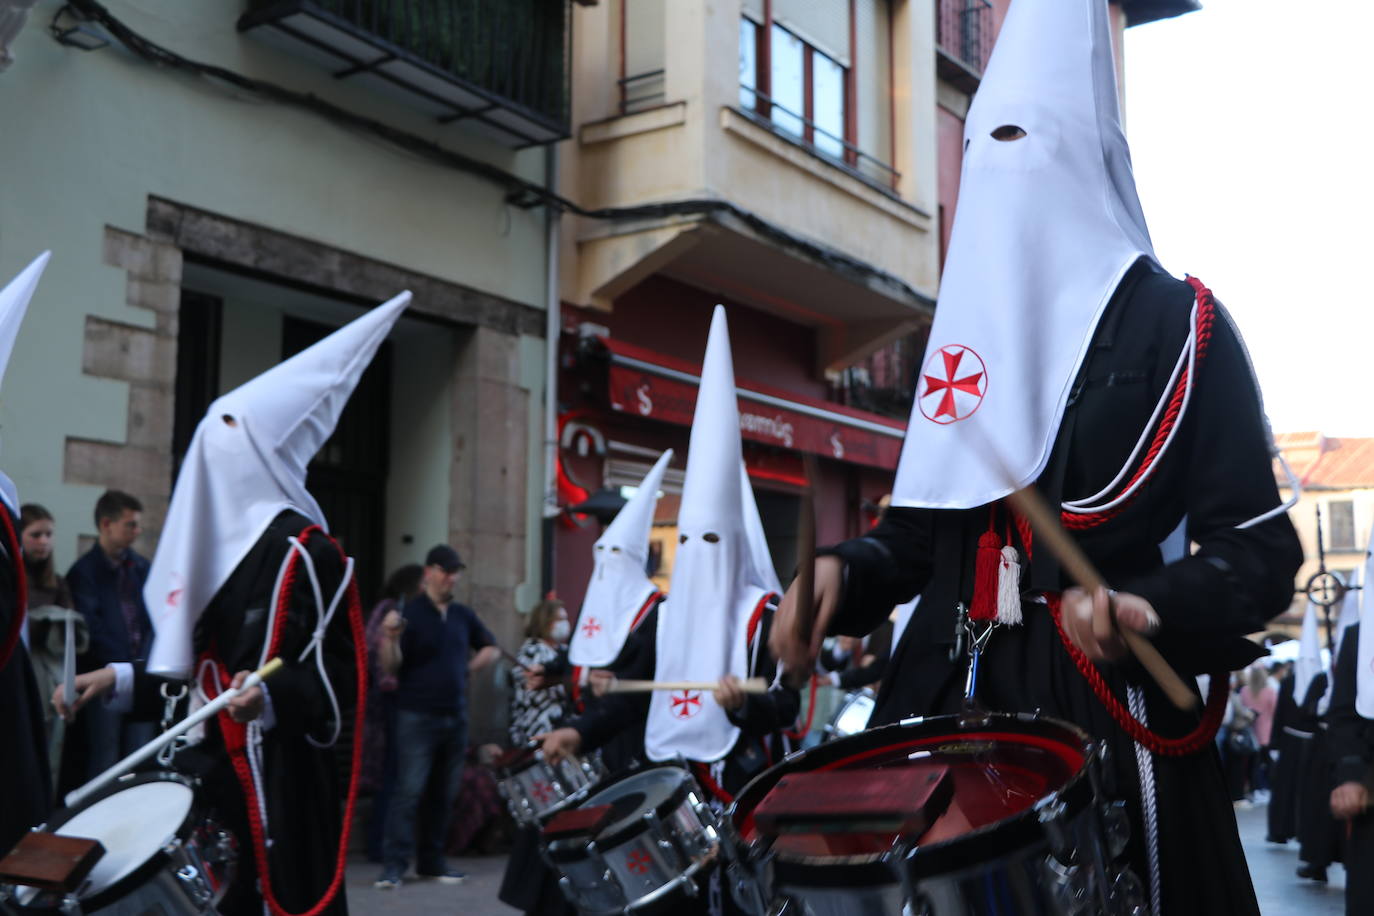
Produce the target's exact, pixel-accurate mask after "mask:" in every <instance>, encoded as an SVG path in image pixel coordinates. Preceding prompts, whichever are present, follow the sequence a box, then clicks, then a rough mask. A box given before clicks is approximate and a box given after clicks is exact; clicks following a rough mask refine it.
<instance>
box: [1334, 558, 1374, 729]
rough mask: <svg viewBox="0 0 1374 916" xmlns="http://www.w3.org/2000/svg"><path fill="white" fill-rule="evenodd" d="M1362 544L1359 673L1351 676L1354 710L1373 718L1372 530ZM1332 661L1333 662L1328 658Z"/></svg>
mask: <svg viewBox="0 0 1374 916" xmlns="http://www.w3.org/2000/svg"><path fill="white" fill-rule="evenodd" d="M1369 538H1370V539H1369V540H1368V541H1367V542H1366V544H1365V555H1364V569H1363V571H1362V573H1361V575H1360V583H1361V585H1363V586H1364V587H1363V588H1361V589H1360V592H1359V595H1360V644H1359V646H1357V647H1356V657H1357V659H1358V661H1359V674H1358V676H1357V677H1356V679H1355V711H1356V712H1357V713H1359V714H1360V715H1361V716H1362V717H1364V718H1366V719H1374V595H1371V594H1370V589H1371V587H1374V532H1371V533H1370V536H1369ZM1332 664H1333V665H1334V664H1335V661H1334V660H1333V661H1332Z"/></svg>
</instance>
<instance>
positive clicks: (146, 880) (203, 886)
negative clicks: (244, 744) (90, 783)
mask: <svg viewBox="0 0 1374 916" xmlns="http://www.w3.org/2000/svg"><path fill="white" fill-rule="evenodd" d="M151 782H176V783H179V784H182V785H185V786H186V787H187V788H188V789H190V790H191V791H192V792H193V793H194V792H195V791H196V789H197V788H198V783H197V782H196V781H195V780H194V779H191V778H190V777H187V776H183V775H181V774H178V773H172V772H168V771H148V772H142V773H134V774H130V775H128V776H124V777H122V778H121V779H119V780H116V781H115V782H114V783H113V784H111V785H110V786H108V787H107V788H105V789H102V790H101V791H100V792H98V793H96V794H95V795H93V796H92V797H91V798H89V799H87V800H86V801H85V802H83V803H82V804H81V805H80V806H78V807H75V808H64V809H62V810H61V811H58V812H57V813H56V814H54V815H53V817H52V818H51V819H50V820H49V822H48V823H47V824H45V825H44V826H43V827H42V828H40V829H43V830H47V831H49V832H52V833H60V832H61V828H62V827H63V825H65V824H66V823H67V822H68V821H70V820H72V819H73V818H75V817H76V816H77V815H78V814H80V813H82V812H86V811H89V810H90V809H92V808H94V807H96V806H97V805H100V804H102V803H104V802H107V801H108V800H109V799H111V798H114V797H116V796H118V795H119V793H121V792H124V791H126V790H128V789H131V788H133V787H135V786H141V785H146V784H148V783H151ZM109 852H110V851H109V850H107V855H108V854H109ZM237 857H238V844H237V841H236V840H235V839H234V837H233V835H232V834H230V833H229V832H228V831H227V830H225V829H224V828H222V827H221V826H220V825H219V824H217V823H216V822H215V821H213V820H212V819H210V818H209V817H207V816H206V815H205V814H204V813H203V812H202V810H201V808H200V806H199V805H198V804H196V803H195V802H194V801H193V803H192V804H191V807H190V810H189V811H188V812H187V813H186V815H185V817H184V818H183V819H182V822H181V824H180V825H178V826H177V828H176V830H175V831H174V832H173V834H172V836H171V838H170V839H169V840H168V841H167V842H166V843H164V844H163V845H162V847H161V848H160V849H158V851H157V852H156V853H154V854H153V855H152V856H150V857H149V858H148V859H147V860H145V861H144V862H143V863H142V864H140V865H139V866H137V867H136V868H134V869H133V870H132V871H130V872H129V873H128V874H126V875H124V876H123V877H122V878H120V879H119V880H117V881H115V882H114V883H112V884H110V885H109V886H108V887H105V888H103V889H102V890H100V891H99V892H98V893H94V894H87V895H83V894H82V893H81V889H78V890H77V893H76V896H77V898H78V899H79V901H80V906H81V911H82V912H85V913H90V914H97V913H99V914H102V916H142V914H145V913H162V914H166V916H182V914H186V916H191V914H207V913H214V912H215V907H216V905H217V904H218V903H219V902H220V900H221V899H222V898H223V897H224V894H225V892H226V891H227V889H228V888H229V886H230V884H232V882H233V878H234V875H235V873H236V871H237V867H236V862H237ZM216 868H219V869H221V870H220V871H219V872H216V871H215V869H216ZM212 876H215V877H216V878H217V880H215V881H213V882H212V880H211V877H212ZM20 899H23V894H22V892H21V894H20ZM15 905H16V906H17V908H18V909H19V910H20V911H21V912H56V911H57V910H58V909H59V907H60V905H61V901H60V900H56V899H54V898H53V897H52V895H39V896H37V897H30V899H29V901H28V902H25V903H23V904H19V903H16V904H15Z"/></svg>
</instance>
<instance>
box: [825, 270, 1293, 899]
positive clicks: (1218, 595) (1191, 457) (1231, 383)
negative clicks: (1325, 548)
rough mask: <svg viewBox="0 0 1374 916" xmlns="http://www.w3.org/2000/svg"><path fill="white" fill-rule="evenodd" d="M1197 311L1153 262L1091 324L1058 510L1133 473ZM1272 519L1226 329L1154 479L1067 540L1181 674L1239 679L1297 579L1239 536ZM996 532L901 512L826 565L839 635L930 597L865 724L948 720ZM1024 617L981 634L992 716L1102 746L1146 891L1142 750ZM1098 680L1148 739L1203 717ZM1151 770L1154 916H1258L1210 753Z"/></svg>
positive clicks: (1112, 676)
mask: <svg viewBox="0 0 1374 916" xmlns="http://www.w3.org/2000/svg"><path fill="white" fill-rule="evenodd" d="M1193 301H1194V293H1193V290H1192V288H1191V287H1189V286H1188V285H1187V284H1184V283H1181V282H1179V281H1177V280H1174V279H1173V278H1171V277H1168V276H1167V275H1164V274H1160V273H1158V272H1156V271H1154V270H1152V269H1151V268H1150V267H1149V266H1148V265H1147V264H1146V263H1145V262H1142V263H1140V264H1138V265H1136V267H1135V268H1133V269H1132V270H1131V271H1130V272H1129V273H1128V275H1127V277H1126V279H1125V280H1124V281H1123V282H1122V284H1121V287H1120V288H1119V289H1118V291H1117V293H1116V295H1115V297H1114V298H1113V300H1112V302H1111V304H1110V305H1109V306H1108V309H1107V312H1106V313H1105V314H1104V317H1103V320H1102V322H1101V324H1100V325H1099V328H1098V331H1097V334H1096V336H1095V338H1094V340H1093V343H1092V346H1091V348H1090V350H1089V353H1088V356H1087V359H1086V360H1085V364H1084V367H1083V369H1082V370H1081V372H1080V374H1079V377H1078V379H1077V380H1076V382H1075V384H1074V387H1073V389H1072V392H1071V394H1070V398H1069V405H1068V408H1067V410H1066V412H1065V418H1064V422H1063V424H1062V426H1061V428H1060V432H1059V436H1058V438H1057V440H1056V442H1055V446H1054V450H1053V452H1052V455H1051V459H1050V462H1049V465H1048V467H1047V469H1046V471H1045V473H1044V474H1043V475H1042V477H1041V478H1040V480H1039V481H1037V484H1036V486H1037V488H1038V489H1039V490H1041V492H1042V493H1043V494H1044V496H1045V497H1046V499H1047V500H1048V501H1049V502H1050V504H1051V505H1058V504H1059V503H1060V502H1061V501H1062V500H1063V499H1064V498H1066V497H1067V498H1076V497H1079V496H1082V495H1085V494H1089V493H1094V492H1097V491H1098V490H1099V489H1101V488H1102V487H1103V486H1104V485H1105V484H1106V483H1108V482H1109V481H1110V480H1111V479H1112V478H1113V477H1114V475H1115V474H1116V471H1117V470H1118V469H1119V468H1120V466H1121V465H1122V463H1123V462H1124V461H1125V460H1126V458H1127V457H1128V455H1129V454H1130V452H1131V449H1132V447H1133V446H1134V445H1135V443H1136V440H1137V438H1138V437H1139V435H1140V433H1141V430H1142V429H1144V428H1145V427H1146V426H1147V424H1148V422H1149V419H1150V415H1151V412H1152V410H1153V408H1154V406H1155V404H1156V402H1157V401H1158V399H1159V397H1160V395H1161V392H1163V390H1164V388H1165V386H1166V385H1167V384H1168V381H1169V377H1170V374H1171V371H1172V369H1173V366H1174V364H1175V360H1176V359H1177V358H1178V355H1179V353H1180V351H1181V349H1182V347H1183V345H1184V342H1185V340H1186V338H1187V335H1188V332H1189V328H1190V325H1189V312H1190V310H1191V308H1192V305H1193ZM1279 502H1280V499H1279V495H1278V492H1277V487H1276V486H1275V483H1274V477H1273V472H1272V470H1271V466H1270V456H1269V436H1268V431H1267V428H1266V424H1265V422H1264V419H1263V416H1262V414H1261V411H1260V408H1259V401H1258V396H1257V393H1256V391H1255V387H1254V384H1253V380H1252V376H1251V373H1250V371H1249V369H1248V366H1247V361H1246V358H1245V356H1244V353H1243V349H1242V347H1241V345H1240V343H1239V341H1238V339H1237V338H1236V336H1235V334H1234V333H1233V331H1232V329H1231V327H1230V325H1229V323H1228V321H1227V320H1226V319H1225V318H1224V316H1222V315H1221V314H1218V316H1217V320H1216V322H1215V324H1214V326H1213V329H1212V333H1211V337H1210V340H1209V342H1208V348H1207V352H1206V355H1205V357H1204V359H1203V360H1202V361H1201V364H1200V367H1199V369H1198V375H1197V384H1196V386H1195V387H1194V390H1193V392H1192V396H1191V401H1190V403H1189V406H1188V408H1187V412H1186V414H1185V416H1184V419H1183V420H1182V421H1181V424H1180V427H1179V429H1178V431H1177V435H1176V437H1175V440H1174V441H1173V443H1172V445H1171V446H1170V447H1169V449H1168V451H1167V452H1166V453H1165V457H1164V458H1163V460H1162V462H1161V463H1160V465H1159V467H1158V468H1157V469H1156V471H1155V473H1154V475H1153V477H1152V479H1151V480H1150V481H1149V482H1148V483H1147V484H1146V485H1145V486H1144V487H1143V488H1142V490H1141V491H1140V492H1139V493H1138V494H1137V496H1136V498H1135V499H1134V500H1133V501H1132V502H1131V503H1130V504H1129V505H1128V507H1127V508H1126V509H1125V510H1124V511H1123V512H1121V513H1120V514H1119V515H1118V516H1117V517H1115V518H1114V519H1112V520H1111V521H1108V522H1107V523H1106V524H1103V525H1101V526H1100V527H1097V528H1093V529H1089V530H1086V531H1082V532H1078V533H1076V534H1075V539H1076V540H1077V541H1078V543H1079V545H1080V546H1081V547H1082V548H1083V550H1084V552H1085V553H1086V554H1087V555H1088V557H1089V558H1090V559H1091V560H1092V561H1093V563H1094V564H1095V565H1096V566H1097V568H1098V569H1099V570H1100V571H1101V572H1102V574H1103V575H1104V577H1105V578H1106V579H1107V581H1108V582H1109V583H1111V585H1112V586H1113V587H1115V588H1118V589H1121V590H1122V591H1128V592H1133V593H1136V594H1139V595H1142V596H1144V597H1145V598H1147V599H1148V600H1149V601H1150V602H1151V604H1152V605H1153V606H1154V608H1155V610H1156V611H1157V612H1158V613H1159V615H1160V618H1161V620H1162V623H1163V626H1162V629H1161V631H1160V633H1159V635H1158V638H1157V639H1156V641H1155V644H1156V646H1157V647H1158V648H1159V649H1160V651H1161V652H1162V653H1163V654H1164V655H1165V657H1166V658H1167V659H1168V660H1169V661H1170V662H1171V663H1172V664H1173V666H1174V667H1175V668H1176V669H1177V670H1178V671H1180V672H1181V673H1183V674H1185V675H1187V674H1198V673H1204V672H1209V671H1222V670H1231V669H1235V668H1239V667H1242V666H1244V665H1245V664H1247V663H1249V662H1250V661H1252V660H1253V659H1254V658H1256V657H1257V656H1258V655H1259V654H1260V653H1259V651H1258V649H1256V647H1254V646H1253V645H1252V644H1251V643H1249V642H1247V641H1246V640H1244V639H1243V638H1242V636H1243V634H1245V633H1251V632H1254V631H1256V630H1259V629H1261V628H1262V627H1263V626H1264V623H1265V622H1266V621H1267V620H1269V619H1270V618H1271V617H1273V616H1274V615H1276V614H1278V613H1279V612H1280V611H1282V610H1283V609H1284V608H1285V607H1287V605H1288V602H1289V599H1290V597H1291V595H1292V591H1293V576H1294V574H1295V573H1296V571H1297V568H1298V566H1299V564H1300V563H1301V562H1302V550H1301V547H1300V545H1299V543H1298V540H1297V537H1296V535H1295V533H1294V531H1293V528H1292V525H1291V524H1290V523H1289V521H1288V519H1287V517H1286V516H1283V515H1280V516H1278V517H1276V518H1273V519H1270V520H1268V521H1265V522H1262V523H1260V524H1257V525H1254V526H1252V527H1249V528H1245V529H1239V528H1236V527H1235V526H1236V525H1238V524H1240V523H1242V522H1245V521H1247V520H1249V519H1252V518H1254V517H1256V516H1258V515H1260V514H1262V513H1264V512H1266V511H1268V510H1270V509H1273V508H1274V507H1276V506H1277V505H1279ZM999 511H1000V510H999ZM988 519H989V510H988V508H987V507H981V508H978V509H973V510H967V511H931V510H915V509H893V510H889V511H888V512H887V513H886V514H885V516H884V518H883V520H882V522H881V523H880V524H879V525H878V526H877V527H876V528H874V529H873V530H872V531H871V532H870V533H869V534H868V535H867V536H865V537H863V538H859V539H856V540H853V541H847V542H844V543H843V544H840V545H838V546H837V547H835V548H831V549H830V550H829V551H828V552H830V553H834V554H836V555H838V556H840V557H841V558H842V559H844V561H845V563H846V569H847V576H846V586H845V594H844V596H843V600H842V606H841V609H840V612H839V613H838V614H837V617H836V620H835V624H834V626H833V627H832V631H833V632H837V633H843V634H848V635H862V634H863V633H866V632H868V631H870V630H872V629H874V628H875V627H876V626H877V625H878V624H879V623H880V622H881V621H882V620H883V619H885V618H886V617H887V615H888V613H889V612H890V610H891V608H892V607H893V606H894V605H897V604H900V603H903V602H905V601H908V600H910V599H911V598H912V597H914V596H915V595H916V594H920V595H921V603H920V605H919V606H918V608H917V610H916V612H915V614H914V615H913V617H912V619H911V622H910V624H909V625H908V626H907V628H906V631H905V633H904V634H903V637H902V639H901V641H900V643H899V644H898V646H897V648H896V651H895V652H894V654H893V658H892V662H891V664H890V665H889V667H888V670H887V675H886V678H885V679H884V682H883V688H882V691H881V693H880V695H879V697H878V705H877V708H876V710H875V712H874V715H873V720H872V721H873V724H875V725H878V724H883V723H888V722H893V721H896V720H899V719H901V718H902V717H904V716H907V715H911V714H921V715H931V714H937V713H950V712H954V711H955V710H956V709H957V708H958V704H959V701H960V697H961V692H962V686H963V675H964V662H963V661H962V660H961V661H959V662H954V661H951V659H950V648H951V646H952V645H953V643H954V632H955V608H956V605H957V604H958V603H959V602H961V601H962V602H968V601H970V600H971V597H972V594H971V592H972V583H973V580H974V577H973V564H974V558H975V553H976V545H977V541H978V537H979V536H980V535H981V534H982V533H983V532H984V531H985V530H987V527H988ZM1185 521H1186V533H1187V538H1188V540H1189V541H1191V542H1192V543H1194V544H1196V545H1197V550H1196V552H1194V553H1193V554H1192V555H1191V556H1188V557H1185V558H1183V559H1180V560H1176V561H1175V562H1172V563H1169V564H1165V563H1164V562H1163V560H1162V554H1161V549H1160V546H1159V545H1160V544H1161V543H1162V542H1163V541H1165V539H1166V538H1167V537H1168V536H1169V535H1170V534H1171V533H1173V532H1174V531H1175V530H1176V529H1178V528H1179V526H1180V525H1181V524H1182V523H1184V522H1185ZM822 552H826V551H822ZM1067 584H1068V583H1067V582H1066V581H1065V578H1064V576H1063V575H1062V573H1061V571H1060V570H1059V569H1058V567H1057V564H1056V563H1055V562H1054V560H1053V557H1051V556H1050V554H1049V552H1048V551H1046V550H1038V551H1033V556H1032V561H1031V565H1030V569H1029V576H1024V575H1023V578H1022V587H1023V589H1029V590H1032V591H1058V590H1061V589H1062V588H1064V587H1065V586H1066V585H1067ZM1024 614H1025V621H1026V622H1025V624H1024V625H1022V626H1019V627H1014V628H1001V629H999V631H998V632H995V633H994V634H993V635H992V638H991V642H990V643H989V645H988V648H987V651H986V654H985V656H984V664H983V675H982V684H981V691H980V693H981V699H982V701H983V702H984V704H985V705H987V706H988V707H989V708H991V709H995V710H1001V711H1009V712H1017V711H1027V712H1029V711H1035V710H1039V711H1041V712H1043V713H1045V714H1047V715H1051V716H1055V717H1058V718H1061V719H1066V720H1068V721H1070V722H1073V723H1075V724H1077V725H1079V726H1080V727H1082V728H1084V729H1086V730H1087V731H1088V732H1089V733H1091V734H1093V735H1096V736H1098V737H1101V738H1104V739H1107V740H1108V742H1109V745H1110V751H1111V752H1110V753H1109V766H1108V768H1107V771H1106V773H1105V774H1104V775H1105V776H1106V789H1107V791H1108V792H1109V793H1110V794H1111V795H1112V796H1113V797H1117V798H1122V799H1125V800H1126V801H1127V803H1128V808H1129V809H1130V811H1131V813H1132V823H1133V829H1134V834H1133V843H1132V845H1131V847H1130V856H1131V860H1132V863H1133V866H1134V868H1135V869H1136V873H1137V875H1138V876H1139V877H1140V878H1141V879H1142V880H1143V881H1146V882H1147V886H1148V882H1149V875H1150V871H1149V868H1148V860H1147V852H1146V848H1145V845H1146V840H1145V834H1144V828H1143V827H1142V823H1143V820H1142V816H1141V808H1140V792H1141V790H1140V778H1139V775H1138V774H1137V771H1136V751H1135V745H1134V742H1132V741H1131V740H1130V739H1129V737H1127V735H1126V734H1125V733H1124V732H1122V731H1121V729H1120V728H1119V727H1118V726H1117V725H1116V724H1115V722H1114V721H1113V720H1112V719H1111V718H1110V716H1109V715H1108V714H1107V712H1106V710H1105V708H1104V707H1103V705H1102V704H1101V702H1099V700H1098V699H1097V698H1096V697H1095V696H1094V694H1093V693H1092V691H1091V689H1090V687H1089V685H1088V684H1087V682H1086V681H1085V679H1084V678H1083V677H1082V675H1081V674H1080V673H1079V672H1078V670H1077V669H1076V667H1075V666H1074V663H1073V661H1072V660H1071V658H1070V657H1069V655H1068V653H1067V652H1066V651H1065V649H1064V648H1063V645H1062V643H1061V641H1060V637H1059V635H1058V633H1057V631H1056V628H1055V626H1054V623H1053V621H1052V619H1051V617H1050V615H1049V614H1048V613H1047V612H1046V610H1045V609H1044V607H1043V606H1039V605H1034V604H1027V605H1026V606H1025V608H1024ZM1101 670H1102V672H1103V674H1104V676H1105V678H1106V681H1107V683H1108V685H1109V686H1110V688H1111V689H1112V691H1113V692H1114V693H1115V695H1116V696H1117V697H1118V698H1119V699H1121V700H1122V701H1123V702H1125V698H1126V690H1125V688H1126V686H1127V685H1128V684H1131V685H1139V686H1140V687H1142V688H1143V690H1144V696H1145V702H1146V708H1147V711H1148V721H1149V725H1150V726H1151V727H1152V728H1153V729H1154V730H1155V731H1157V732H1159V733H1161V734H1163V735H1166V736H1178V735H1182V734H1185V733H1187V732H1189V731H1190V730H1191V729H1192V728H1193V726H1194V724H1195V723H1196V715H1195V714H1192V713H1189V714H1184V713H1180V712H1179V711H1178V710H1176V709H1175V708H1174V707H1172V706H1171V705H1170V704H1169V702H1168V701H1167V700H1166V699H1165V698H1164V697H1163V695H1162V694H1161V693H1160V692H1159V691H1158V689H1157V688H1155V687H1154V686H1153V684H1152V683H1145V682H1143V681H1142V679H1141V677H1140V672H1139V670H1138V668H1137V666H1135V664H1134V663H1124V664H1121V665H1116V666H1108V667H1105V668H1103V669H1101ZM1153 762H1154V779H1155V784H1156V787H1157V794H1158V813H1159V820H1158V824H1159V828H1158V829H1159V844H1158V847H1159V853H1160V872H1161V875H1162V877H1161V881H1160V885H1161V898H1162V900H1161V903H1162V910H1163V912H1165V913H1187V912H1216V913H1221V912H1225V913H1247V912H1257V905H1256V902H1255V898H1254V892H1253V890H1252V888H1251V883H1250V878H1249V873H1248V871H1247V869H1246V865H1245V858H1244V854H1243V852H1242V849H1241V845H1240V841H1239V837H1238V835H1237V832H1236V826H1235V816H1234V814H1233V812H1232V809H1231V805H1230V804H1229V801H1228V799H1227V795H1226V790H1225V787H1224V785H1223V781H1222V774H1221V769H1220V766H1219V763H1218V760H1217V754H1216V751H1215V748H1214V747H1211V746H1209V747H1208V748H1206V749H1205V750H1203V751H1202V752H1200V753H1197V754H1194V755H1192V756H1189V757H1185V758H1179V757H1159V756H1156V757H1154V758H1153Z"/></svg>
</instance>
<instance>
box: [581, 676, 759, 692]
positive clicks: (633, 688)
mask: <svg viewBox="0 0 1374 916" xmlns="http://www.w3.org/2000/svg"><path fill="white" fill-rule="evenodd" d="M718 686H720V685H719V684H717V683H716V682H715V681H636V680H626V681H621V680H615V681H611V686H610V687H608V688H607V690H606V692H607V693H647V692H649V691H651V690H715V689H716V688H717V687H718ZM739 689H740V690H743V691H744V692H745V693H767V692H768V682H767V681H765V680H764V679H763V678H761V677H751V678H745V679H744V680H742V681H740V682H739Z"/></svg>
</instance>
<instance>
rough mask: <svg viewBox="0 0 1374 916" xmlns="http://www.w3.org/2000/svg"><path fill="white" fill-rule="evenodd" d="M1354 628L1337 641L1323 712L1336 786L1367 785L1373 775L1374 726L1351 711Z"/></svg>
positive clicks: (1356, 659) (1354, 683) (1354, 679)
mask: <svg viewBox="0 0 1374 916" xmlns="http://www.w3.org/2000/svg"><path fill="white" fill-rule="evenodd" d="M1359 642H1360V640H1359V629H1358V625H1355V626H1352V627H1351V628H1350V629H1348V630H1346V632H1345V638H1344V639H1343V640H1341V653H1340V658H1338V659H1337V660H1336V670H1335V678H1336V683H1335V685H1334V686H1333V687H1332V690H1331V706H1330V707H1329V708H1328V709H1327V714H1326V715H1327V722H1328V724H1329V725H1330V731H1329V732H1328V740H1329V741H1330V746H1331V759H1332V768H1331V777H1332V778H1331V782H1332V785H1333V786H1339V785H1341V784H1342V783H1347V782H1363V783H1365V784H1366V785H1368V781H1369V777H1370V775H1371V773H1374V722H1371V721H1370V720H1368V719H1365V718H1362V717H1361V716H1360V714H1359V713H1358V712H1356V710H1355V696H1356V692H1357V685H1358V680H1359V678H1358V674H1357V669H1358V667H1359Z"/></svg>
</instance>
